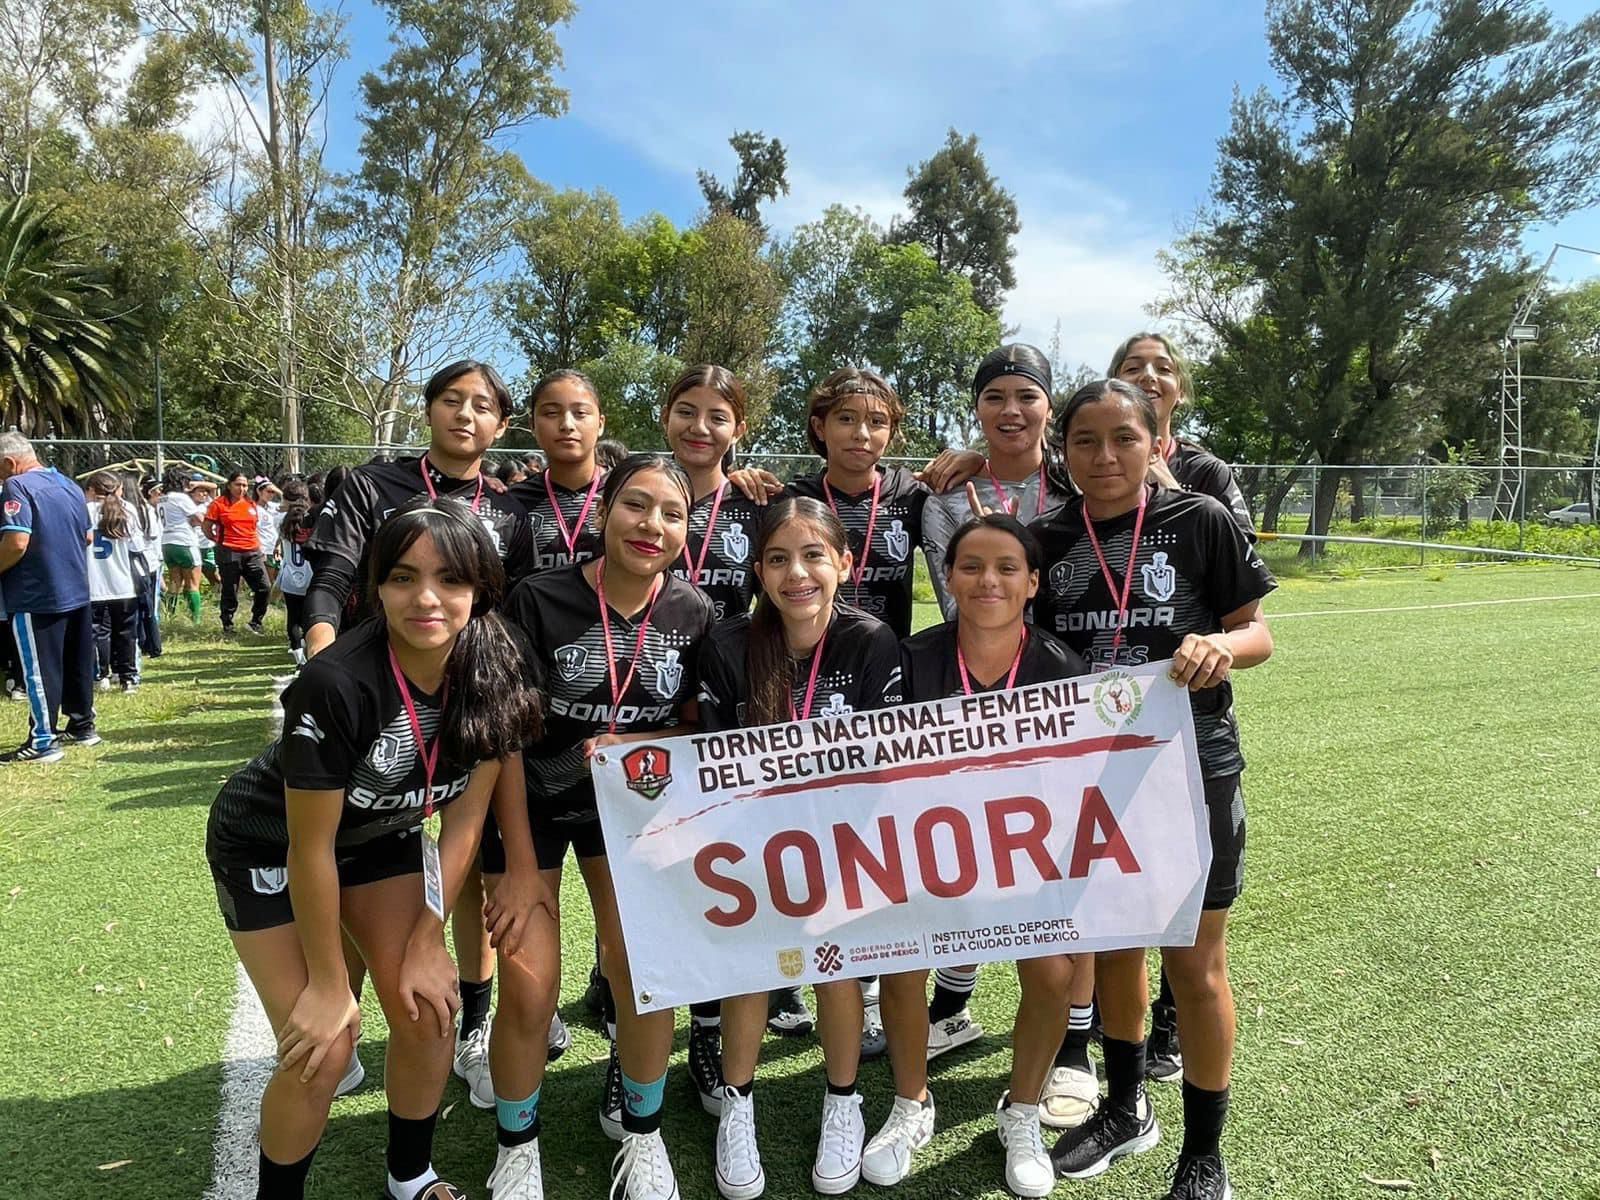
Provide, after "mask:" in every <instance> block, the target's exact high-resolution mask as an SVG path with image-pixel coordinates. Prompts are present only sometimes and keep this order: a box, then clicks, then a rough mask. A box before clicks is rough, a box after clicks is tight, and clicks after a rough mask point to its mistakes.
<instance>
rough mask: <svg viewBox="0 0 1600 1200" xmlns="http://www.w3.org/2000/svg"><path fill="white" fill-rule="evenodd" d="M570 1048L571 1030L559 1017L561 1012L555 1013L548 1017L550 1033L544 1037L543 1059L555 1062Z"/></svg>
mask: <svg viewBox="0 0 1600 1200" xmlns="http://www.w3.org/2000/svg"><path fill="white" fill-rule="evenodd" d="M571 1048H572V1031H571V1030H570V1029H568V1028H567V1023H566V1022H565V1021H563V1020H562V1019H561V1014H560V1013H556V1014H555V1015H554V1016H552V1017H551V1018H550V1033H549V1034H548V1036H547V1037H546V1039H545V1061H546V1062H555V1060H556V1059H558V1058H560V1057H561V1056H562V1055H563V1054H565V1053H566V1052H567V1051H568V1050H569V1049H571Z"/></svg>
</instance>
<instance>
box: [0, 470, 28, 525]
mask: <svg viewBox="0 0 1600 1200" xmlns="http://www.w3.org/2000/svg"><path fill="white" fill-rule="evenodd" d="M17 478H18V476H15V475H14V476H12V477H11V478H10V479H8V480H6V483H5V487H4V488H0V512H3V513H4V522H5V523H4V524H3V525H0V533H27V534H31V533H33V501H32V499H30V498H29V496H28V493H27V492H26V491H24V490H23V489H22V488H21V487H18V486H17V482H16V481H17Z"/></svg>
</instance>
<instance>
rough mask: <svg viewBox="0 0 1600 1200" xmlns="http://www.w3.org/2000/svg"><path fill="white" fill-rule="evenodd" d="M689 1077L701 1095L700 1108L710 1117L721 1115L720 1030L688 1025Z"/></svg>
mask: <svg viewBox="0 0 1600 1200" xmlns="http://www.w3.org/2000/svg"><path fill="white" fill-rule="evenodd" d="M689 1078H690V1079H692V1080H694V1090H695V1091H697V1092H699V1093H700V1107H701V1108H703V1109H705V1110H706V1111H707V1112H708V1113H710V1114H711V1115H712V1116H714V1117H715V1116H718V1115H720V1114H721V1112H722V1095H723V1086H722V1027H721V1026H719V1025H702V1024H700V1023H699V1022H698V1021H694V1020H691V1021H690V1022H689Z"/></svg>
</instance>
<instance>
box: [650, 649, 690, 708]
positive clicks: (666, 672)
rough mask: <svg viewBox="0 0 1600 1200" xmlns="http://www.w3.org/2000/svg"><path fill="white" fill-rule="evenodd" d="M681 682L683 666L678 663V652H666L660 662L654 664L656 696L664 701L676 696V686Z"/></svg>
mask: <svg viewBox="0 0 1600 1200" xmlns="http://www.w3.org/2000/svg"><path fill="white" fill-rule="evenodd" d="M682 682H683V664H682V663H681V662H679V661H678V652H677V651H676V650H668V651H666V652H665V653H664V654H662V656H661V661H660V662H658V663H657V664H656V695H658V696H660V697H662V698H663V699H665V698H666V697H668V696H676V695H677V694H678V685H679V684H681V683H682Z"/></svg>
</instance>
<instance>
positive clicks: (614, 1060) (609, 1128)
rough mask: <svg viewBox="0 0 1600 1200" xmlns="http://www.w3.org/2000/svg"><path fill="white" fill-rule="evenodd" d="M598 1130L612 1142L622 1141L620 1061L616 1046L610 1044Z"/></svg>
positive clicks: (601, 1096)
mask: <svg viewBox="0 0 1600 1200" xmlns="http://www.w3.org/2000/svg"><path fill="white" fill-rule="evenodd" d="M600 1129H601V1132H603V1133H604V1134H605V1135H606V1136H607V1137H608V1138H610V1139H611V1140H612V1141H613V1142H620V1141H621V1140H622V1060H621V1059H619V1058H618V1057H617V1044H616V1042H612V1043H611V1057H610V1058H608V1059H607V1060H606V1082H605V1090H604V1091H603V1092H602V1093H601V1095H600Z"/></svg>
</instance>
